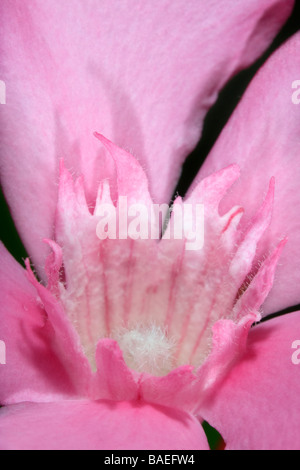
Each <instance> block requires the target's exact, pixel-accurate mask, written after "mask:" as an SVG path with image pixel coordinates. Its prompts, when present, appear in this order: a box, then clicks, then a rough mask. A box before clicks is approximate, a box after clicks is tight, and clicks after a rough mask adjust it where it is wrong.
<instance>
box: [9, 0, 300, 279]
mask: <svg viewBox="0 0 300 470" xmlns="http://www.w3.org/2000/svg"><path fill="white" fill-rule="evenodd" d="M293 4H294V2H293V0H245V1H243V2H242V3H241V2H236V1H235V0H230V1H228V0H227V1H226V2H214V1H207V2H201V3H199V2H198V1H197V0H193V1H190V2H189V5H188V8H182V3H181V2H180V1H174V0H165V1H164V2H161V1H160V0H159V1H155V2H151V3H148V2H147V3H146V2H145V3H144V2H142V3H141V2H138V3H136V2H134V1H131V0H126V1H123V2H122V4H121V5H120V3H119V2H112V1H111V0H102V1H101V4H100V3H99V2H98V0H89V1H86V0H84V1H83V0H73V1H72V8H70V5H69V4H68V3H66V2H61V1H54V0H42V1H39V0H28V1H26V2H23V1H22V0H2V1H1V7H0V8H1V10H0V14H1V18H2V25H1V38H0V43H1V77H0V78H1V80H3V81H4V82H5V84H6V90H7V99H6V105H5V106H1V155H2V168H1V170H2V173H3V186H4V190H5V194H6V197H7V200H8V203H9V205H10V207H11V210H12V213H13V216H14V218H15V221H16V224H17V228H18V230H19V232H20V233H21V236H22V238H23V241H24V244H25V246H26V248H27V250H28V252H29V254H30V255H33V256H34V258H33V261H34V263H35V266H36V267H37V269H38V272H39V273H42V270H43V267H44V261H45V258H46V253H47V247H46V246H44V245H42V244H41V238H44V237H47V238H49V239H50V238H53V237H52V235H53V233H52V231H53V221H54V213H55V204H56V199H57V187H56V182H57V175H58V158H61V157H63V158H64V159H65V160H66V162H67V165H68V166H69V167H72V168H73V169H74V171H76V172H77V173H79V174H83V175H84V176H85V181H86V183H85V184H86V188H85V189H86V190H87V192H88V199H89V202H94V199H95V197H96V191H97V185H98V181H99V178H100V175H101V176H102V177H103V176H109V174H110V171H111V168H108V166H109V165H107V164H106V163H105V160H104V158H103V152H104V151H103V150H102V149H100V148H99V146H98V144H97V141H96V140H95V139H94V137H93V135H92V134H93V132H94V131H98V132H101V133H103V134H105V135H106V136H107V137H108V138H110V139H111V140H113V141H114V142H116V144H118V145H119V146H120V147H122V148H130V149H131V150H132V153H133V154H134V155H135V156H136V157H137V158H138V159H139V160H140V161H141V163H142V165H143V166H144V167H145V168H146V169H147V172H148V177H149V181H150V188H151V193H152V195H153V197H154V199H155V200H156V201H157V202H169V199H170V196H171V194H172V191H173V189H174V186H175V183H176V181H177V178H178V176H179V173H180V165H181V163H182V161H183V159H184V158H185V156H186V155H187V154H188V152H189V151H190V150H191V149H192V148H193V146H194V145H195V143H196V141H197V140H198V138H199V134H200V130H201V126H202V121H203V119H204V116H205V114H206V112H207V109H208V108H209V107H210V106H211V105H212V104H213V103H214V101H215V100H216V97H217V93H218V90H219V89H220V88H221V87H222V86H223V85H224V84H225V83H226V81H227V80H228V78H230V77H231V76H232V75H233V74H234V72H236V71H238V70H239V69H241V68H243V67H245V66H247V65H249V64H250V63H251V62H252V61H253V60H254V59H255V58H256V57H258V55H259V54H261V53H262V51H263V50H264V49H265V48H266V47H267V45H268V44H269V43H270V41H271V40H272V38H273V37H274V35H275V33H276V32H277V31H278V29H279V28H280V26H281V25H282V24H283V23H284V22H285V20H286V19H287V17H288V15H289V14H290V12H291V9H292V7H293ZM100 157H101V158H100ZM29 188H30V189H29ZM28 214H30V217H28Z"/></svg>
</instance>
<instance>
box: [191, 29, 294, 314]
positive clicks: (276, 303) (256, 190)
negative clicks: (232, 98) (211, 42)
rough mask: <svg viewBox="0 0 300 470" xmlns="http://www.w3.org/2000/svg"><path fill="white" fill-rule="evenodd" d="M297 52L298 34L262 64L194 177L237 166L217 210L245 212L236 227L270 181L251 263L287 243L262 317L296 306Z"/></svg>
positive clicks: (247, 217)
mask: <svg viewBox="0 0 300 470" xmlns="http://www.w3.org/2000/svg"><path fill="white" fill-rule="evenodd" d="M299 49H300V34H296V35H295V36H294V37H293V38H292V39H291V40H289V41H288V42H287V43H286V44H285V45H284V46H282V48H281V49H280V50H279V51H277V52H276V53H275V54H274V55H273V56H272V57H271V58H270V59H269V61H268V62H267V63H266V64H265V65H264V66H263V68H262V69H261V71H260V72H259V73H258V75H257V76H256V78H254V80H253V82H252V83H251V84H250V86H249V89H248V91H247V92H246V94H245V96H244V97H243V99H242V101H241V103H240V105H239V106H238V108H237V109H236V111H235V112H234V114H233V116H232V118H231V119H230V121H229V122H228V124H227V126H226V127H225V129H224V131H223V133H222V134H221V136H220V138H219V140H218V142H217V144H216V145H215V147H214V148H213V150H212V152H211V154H210V155H209V156H208V159H207V161H206V162H205V164H204V166H203V167H202V169H201V171H200V173H199V177H198V178H204V177H205V176H206V175H207V174H210V173H211V172H214V171H216V170H218V169H220V168H223V167H224V166H225V165H228V164H230V163H232V162H235V163H237V164H238V165H239V167H240V169H241V178H240V180H239V181H238V182H237V183H236V184H235V186H234V187H233V188H232V191H231V192H230V194H227V195H226V196H225V198H224V201H223V204H222V206H221V210H222V211H223V210H224V211H226V210H227V209H228V208H230V207H231V206H232V203H233V202H234V201H239V204H241V205H242V206H243V207H244V209H245V216H244V218H243V220H242V222H241V229H243V228H245V227H246V226H247V223H249V220H250V219H251V218H252V217H253V214H254V211H255V206H256V205H257V204H258V203H259V201H260V200H261V197H262V196H261V195H262V194H263V193H264V192H265V188H266V187H267V185H268V182H269V181H270V178H271V177H272V176H274V177H275V199H274V208H273V215H272V221H271V225H270V227H269V228H268V230H267V231H266V233H265V234H264V236H263V238H262V240H261V241H260V244H259V248H258V254H257V257H256V259H255V263H258V262H260V261H261V260H262V259H263V258H264V257H265V256H266V255H268V254H269V251H270V250H271V249H272V248H273V247H274V245H275V244H277V243H278V241H279V240H280V239H282V238H284V237H287V238H288V242H287V244H286V247H285V248H284V250H283V253H282V257H281V260H280V265H279V266H278V269H277V271H276V276H275V280H274V288H273V290H272V291H271V293H270V295H269V297H268V299H267V300H266V302H265V304H264V314H268V313H272V312H276V311H278V310H280V309H284V308H286V307H289V306H292V305H295V304H298V303H299V302H300V294H299V292H300V291H299V283H300V269H299V245H300V219H299V210H298V208H299V204H300V193H299V190H298V185H299V179H300V166H299V155H300V140H299V132H300V128H299V122H300V105H299V104H298V105H297V104H295V103H293V101H292V98H293V94H295V93H296V92H297V90H295V89H293V88H292V84H293V83H294V82H295V80H296V79H297V78H299V69H300V55H299ZM298 94H299V91H298ZM294 98H295V96H294ZM294 101H295V99H294ZM198 178H197V179H198Z"/></svg>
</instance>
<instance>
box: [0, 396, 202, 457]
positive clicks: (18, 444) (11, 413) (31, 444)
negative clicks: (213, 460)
mask: <svg viewBox="0 0 300 470" xmlns="http://www.w3.org/2000/svg"><path fill="white" fill-rule="evenodd" d="M0 449H2V450H3V449H4V450H115V449H118V450H124V449H127V450H143V449H147V450H156V449H157V450H159V449H162V450H164V449H166V450H181V451H182V450H200V449H201V450H208V449H209V447H208V443H207V439H206V436H205V434H204V431H203V429H202V427H201V425H200V423H199V422H198V420H197V419H196V418H194V417H192V416H191V415H189V414H187V413H183V412H181V411H178V410H174V409H171V408H164V407H158V406H152V405H149V404H140V403H132V402H118V403H116V402H109V401H98V402H89V401H77V402H76V401H75V402H74V401H65V402H60V403H49V404H36V403H23V404H20V405H14V406H9V407H5V408H4V409H2V410H1V411H0ZM110 457H111V455H110ZM123 463H125V462H123Z"/></svg>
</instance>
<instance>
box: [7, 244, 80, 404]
mask: <svg viewBox="0 0 300 470" xmlns="http://www.w3.org/2000/svg"><path fill="white" fill-rule="evenodd" d="M0 255H1V263H0V288H1V294H0V296H1V303H0V340H1V341H3V342H4V344H5V350H6V360H5V361H4V362H6V363H5V364H0V384H1V386H0V403H1V404H7V403H9V404H11V403H18V402H19V401H31V400H34V401H44V402H45V401H53V400H59V399H63V398H67V397H68V398H70V397H74V396H76V390H75V388H74V386H73V385H72V382H71V380H70V377H69V376H68V373H67V372H66V370H65V368H64V367H63V364H62V363H61V361H60V358H59V357H57V355H56V354H55V353H54V352H53V351H52V349H51V343H52V342H53V331H52V329H51V325H50V324H49V322H47V316H46V312H45V310H44V309H43V307H42V305H41V301H40V300H39V301H37V300H38V296H37V292H36V291H35V289H34V287H33V286H32V285H31V284H30V283H29V282H28V280H27V278H26V274H25V271H24V269H22V268H21V266H19V265H18V263H17V262H16V261H15V260H14V259H13V258H12V257H11V255H10V254H9V253H8V252H7V251H6V249H5V248H4V247H3V245H0Z"/></svg>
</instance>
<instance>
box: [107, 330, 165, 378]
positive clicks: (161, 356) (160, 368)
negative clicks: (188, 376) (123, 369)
mask: <svg viewBox="0 0 300 470" xmlns="http://www.w3.org/2000/svg"><path fill="white" fill-rule="evenodd" d="M116 339H117V341H118V343H119V346H120V348H121V349H122V351H123V355H124V359H125V362H126V364H127V365H128V366H129V367H130V368H132V369H134V370H136V371H138V372H146V373H148V374H152V375H156V376H161V375H165V374H167V373H168V372H170V371H171V370H172V369H173V367H174V360H173V352H174V341H172V340H171V339H170V338H168V337H167V334H166V332H164V331H163V330H162V329H161V328H160V327H157V326H149V327H147V328H144V327H143V328H135V329H130V330H127V329H124V330H122V331H121V332H119V333H118V334H117V335H116Z"/></svg>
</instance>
